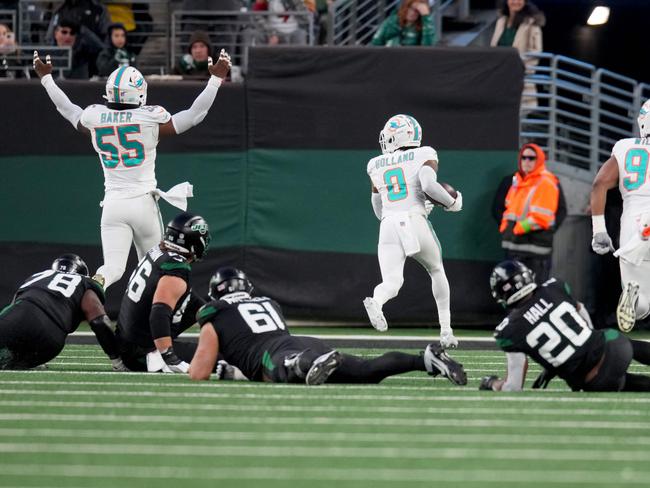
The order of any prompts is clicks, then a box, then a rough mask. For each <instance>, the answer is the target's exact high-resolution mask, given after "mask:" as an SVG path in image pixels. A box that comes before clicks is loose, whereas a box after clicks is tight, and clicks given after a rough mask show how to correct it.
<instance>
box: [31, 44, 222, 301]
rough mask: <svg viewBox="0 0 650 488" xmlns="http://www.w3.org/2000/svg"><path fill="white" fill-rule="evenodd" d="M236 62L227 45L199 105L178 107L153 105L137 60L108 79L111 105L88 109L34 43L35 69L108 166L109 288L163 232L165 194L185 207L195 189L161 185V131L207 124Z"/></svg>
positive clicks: (103, 275) (105, 275) (104, 276)
mask: <svg viewBox="0 0 650 488" xmlns="http://www.w3.org/2000/svg"><path fill="white" fill-rule="evenodd" d="M230 66H231V62H230V57H229V56H228V54H227V53H226V52H225V51H223V50H222V51H221V54H220V56H219V59H218V61H217V63H216V64H215V65H212V58H208V70H209V71H210V74H211V75H212V76H211V77H210V80H209V81H208V83H207V86H206V87H205V89H204V90H203V92H201V93H200V94H199V96H198V97H197V98H196V100H195V101H194V103H193V104H192V106H191V107H190V108H189V109H187V110H183V111H181V112H178V113H176V114H174V115H170V114H169V112H167V110H165V109H164V108H163V107H160V106H156V105H151V106H150V105H146V102H147V82H146V81H145V79H144V77H143V76H142V73H140V72H139V71H138V70H137V69H135V68H133V67H132V66H122V67H120V68H118V69H116V70H115V71H113V73H111V75H110V76H109V77H108V80H107V81H106V95H105V98H106V105H90V106H89V107H86V108H85V109H83V110H82V109H81V107H79V106H78V105H75V104H73V103H72V102H71V101H70V99H69V98H68V97H67V96H66V95H65V93H63V91H62V90H61V89H60V88H59V87H58V86H57V85H56V83H55V82H54V79H53V78H52V75H51V73H52V64H51V62H50V59H49V56H48V57H47V58H46V62H45V63H43V62H42V61H41V60H40V58H39V57H38V52H36V51H34V69H35V70H36V73H37V74H38V76H39V77H40V78H41V84H42V85H43V86H44V87H45V90H46V91H47V94H48V95H49V96H50V99H51V100H52V102H53V103H54V105H55V106H56V108H57V110H58V111H59V113H60V114H61V115H62V116H63V117H64V118H65V119H66V120H68V121H69V122H70V123H71V124H72V126H73V127H74V128H75V129H77V130H78V131H80V132H83V133H86V134H89V135H90V139H91V142H92V144H93V147H94V148H95V151H96V152H97V154H98V156H99V160H100V163H101V165H102V169H103V171H104V187H105V195H104V200H103V202H102V207H103V210H102V219H101V237H102V251H103V254H104V264H103V266H101V267H100V268H99V269H98V270H97V272H96V273H95V276H94V277H93V278H94V279H96V280H97V281H98V282H99V283H100V284H101V285H102V286H104V287H105V288H108V287H109V286H110V285H111V284H112V283H115V282H116V281H118V280H119V279H120V278H121V277H122V275H123V274H124V270H125V268H126V262H127V258H128V256H129V250H130V248H131V243H133V244H134V245H135V249H136V252H137V255H138V260H141V259H142V257H143V256H144V254H145V253H146V252H147V251H148V250H149V249H151V248H152V247H153V246H155V245H156V244H158V243H159V242H160V240H161V239H162V233H163V227H162V217H161V215H160V210H159V208H158V198H159V197H162V198H163V199H165V200H166V201H168V202H169V203H171V204H172V205H174V206H176V207H178V208H180V209H181V210H186V209H187V197H190V196H192V185H190V184H189V183H188V182H185V183H181V184H179V185H176V186H175V187H173V188H172V189H170V190H169V191H167V192H163V191H161V190H159V189H157V188H156V186H157V183H156V174H155V165H156V148H157V146H158V141H159V139H160V137H163V136H172V135H176V134H181V133H183V132H185V131H187V130H189V129H191V128H192V127H194V126H195V125H197V124H199V123H200V122H201V121H202V120H203V119H204V118H205V116H206V115H207V113H208V110H209V109H210V107H211V106H212V103H213V102H214V99H215V97H216V96H217V91H218V90H219V86H221V83H222V81H223V79H224V78H225V77H226V75H227V74H228V70H229V69H230Z"/></svg>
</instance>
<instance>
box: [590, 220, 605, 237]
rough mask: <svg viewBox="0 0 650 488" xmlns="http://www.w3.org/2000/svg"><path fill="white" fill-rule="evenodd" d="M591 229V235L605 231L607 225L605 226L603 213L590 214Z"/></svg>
mask: <svg viewBox="0 0 650 488" xmlns="http://www.w3.org/2000/svg"><path fill="white" fill-rule="evenodd" d="M591 229H592V232H593V235H596V234H598V233H601V232H604V233H607V226H605V216H604V215H592V216H591Z"/></svg>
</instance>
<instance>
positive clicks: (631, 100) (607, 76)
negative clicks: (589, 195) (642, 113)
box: [520, 53, 650, 181]
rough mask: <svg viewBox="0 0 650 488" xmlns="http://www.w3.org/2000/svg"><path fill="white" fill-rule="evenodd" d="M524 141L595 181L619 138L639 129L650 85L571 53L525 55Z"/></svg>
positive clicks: (579, 176)
mask: <svg viewBox="0 0 650 488" xmlns="http://www.w3.org/2000/svg"><path fill="white" fill-rule="evenodd" d="M524 58H525V64H526V67H527V69H526V76H525V78H524V93H523V96H522V104H521V118H520V124H521V126H520V138H521V142H522V143H524V142H536V143H538V144H539V145H540V146H542V148H543V149H544V150H545V151H546V152H547V154H548V158H549V161H550V162H552V163H561V164H562V165H563V169H564V171H565V172H566V173H568V174H570V175H571V176H572V177H575V178H577V179H580V180H583V181H591V180H592V179H593V176H594V174H595V173H596V172H597V171H598V168H599V167H600V165H601V164H602V163H603V162H604V161H606V160H607V158H608V157H609V155H610V154H611V149H612V147H613V146H614V144H615V143H616V141H617V140H619V139H622V138H625V137H632V136H633V135H634V134H636V133H637V127H636V117H637V114H638V112H639V109H640V107H641V104H642V103H643V101H644V100H646V97H648V96H650V85H646V84H640V83H638V82H637V81H636V80H633V79H631V78H628V77H625V76H622V75H619V74H617V73H614V72H612V71H608V70H605V69H599V68H596V67H595V66H594V65H591V64H588V63H583V62H581V61H578V60H575V59H571V58H568V57H565V56H558V55H554V54H549V53H529V54H527V55H525V57H524Z"/></svg>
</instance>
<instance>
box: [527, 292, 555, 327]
mask: <svg viewBox="0 0 650 488" xmlns="http://www.w3.org/2000/svg"><path fill="white" fill-rule="evenodd" d="M551 308H553V304H552V303H548V302H547V301H546V300H544V299H543V298H540V300H539V301H538V302H537V303H535V304H534V305H533V306H532V307H530V308H529V309H528V311H527V312H526V313H524V318H525V319H526V320H527V321H528V322H529V323H530V324H531V325H535V323H536V322H537V321H538V320H539V319H541V318H542V317H543V316H544V314H545V313H546V312H548V311H549V310H550V309H551Z"/></svg>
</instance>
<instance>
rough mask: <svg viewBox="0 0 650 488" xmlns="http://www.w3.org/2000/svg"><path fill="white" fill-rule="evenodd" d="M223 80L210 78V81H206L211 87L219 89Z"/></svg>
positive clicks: (216, 77)
mask: <svg viewBox="0 0 650 488" xmlns="http://www.w3.org/2000/svg"><path fill="white" fill-rule="evenodd" d="M222 82H223V80H222V79H221V78H219V77H218V76H214V75H212V76H210V79H209V80H208V85H210V86H213V87H215V88H219V87H220V86H221V83H222Z"/></svg>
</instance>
